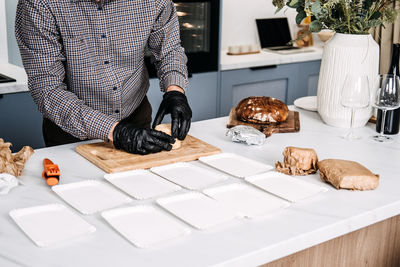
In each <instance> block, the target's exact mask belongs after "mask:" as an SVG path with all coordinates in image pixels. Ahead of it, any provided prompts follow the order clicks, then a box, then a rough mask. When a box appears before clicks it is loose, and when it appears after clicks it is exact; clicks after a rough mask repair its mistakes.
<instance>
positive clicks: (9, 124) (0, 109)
mask: <svg viewBox="0 0 400 267" xmlns="http://www.w3.org/2000/svg"><path fill="white" fill-rule="evenodd" d="M0 138H3V139H4V141H6V142H11V143H12V144H13V146H12V151H13V152H16V151H17V150H19V149H21V148H22V147H23V146H24V145H28V146H31V147H33V148H41V147H44V142H43V138H42V115H41V114H40V112H39V111H38V109H37V106H36V104H35V103H34V102H33V100H32V97H31V95H30V93H29V92H23V93H15V94H4V95H2V96H1V98H0Z"/></svg>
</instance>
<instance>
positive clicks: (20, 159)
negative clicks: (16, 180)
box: [0, 138, 34, 177]
mask: <svg viewBox="0 0 400 267" xmlns="http://www.w3.org/2000/svg"><path fill="white" fill-rule="evenodd" d="M11 145H12V144H11V143H8V142H7V143H5V142H4V140H3V139H1V138H0V173H8V174H11V175H14V176H15V177H17V176H20V175H21V174H22V170H23V169H24V166H25V162H26V161H27V160H28V159H29V158H30V157H31V156H32V154H33V153H34V152H33V149H32V148H31V147H29V146H24V147H23V148H22V149H21V150H20V151H19V152H17V153H16V154H14V155H13V154H12V152H11V149H10V146H11Z"/></svg>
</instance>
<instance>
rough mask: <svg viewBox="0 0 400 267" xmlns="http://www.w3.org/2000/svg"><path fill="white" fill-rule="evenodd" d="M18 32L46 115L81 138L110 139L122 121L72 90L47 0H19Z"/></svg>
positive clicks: (34, 92) (30, 85) (30, 82)
mask: <svg viewBox="0 0 400 267" xmlns="http://www.w3.org/2000/svg"><path fill="white" fill-rule="evenodd" d="M15 34H16V39H17V43H18V46H19V49H20V53H21V57H22V61H23V64H24V67H25V71H26V73H27V76H28V88H29V90H30V92H31V95H32V97H33V100H34V101H35V103H36V104H37V106H38V108H39V111H40V112H41V113H42V114H43V116H44V117H46V118H49V119H50V120H52V121H53V122H54V123H56V124H57V125H58V126H59V127H61V129H63V130H64V131H65V132H67V133H69V134H71V135H73V136H75V137H76V138H79V139H81V140H84V139H96V138H100V139H103V140H107V136H108V133H109V131H110V130H111V128H112V126H113V124H114V123H115V122H117V121H118V120H117V119H116V118H113V117H111V116H109V115H106V114H103V113H101V112H99V111H97V110H94V109H92V108H91V107H89V106H87V105H85V103H84V101H83V100H81V99H79V98H78V97H77V96H76V95H75V94H74V93H72V92H70V91H68V88H67V85H66V83H65V82H64V80H65V79H66V77H65V76H66V75H65V67H64V65H65V62H66V58H65V54H64V52H63V46H62V43H61V37H60V33H59V31H58V30H57V24H56V22H55V20H54V17H53V16H52V14H51V11H50V10H49V8H48V7H47V6H46V4H45V3H44V1H43V0H19V2H18V6H17V15H16V21H15Z"/></svg>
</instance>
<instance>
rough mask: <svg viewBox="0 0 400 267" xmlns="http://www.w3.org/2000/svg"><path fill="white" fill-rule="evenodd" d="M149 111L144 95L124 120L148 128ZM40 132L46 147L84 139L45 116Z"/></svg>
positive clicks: (148, 103) (149, 106)
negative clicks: (67, 131) (137, 105)
mask: <svg viewBox="0 0 400 267" xmlns="http://www.w3.org/2000/svg"><path fill="white" fill-rule="evenodd" d="M151 112H152V109H151V105H150V102H149V100H148V99H147V96H146V97H145V98H144V99H143V101H142V103H140V105H139V107H137V109H136V110H135V111H134V112H133V113H132V114H131V115H129V116H128V117H127V118H125V119H124V121H125V120H126V121H129V122H131V123H133V124H135V125H136V126H138V127H143V128H150V124H151ZM42 133H43V139H44V143H45V144H46V147H50V146H58V145H65V144H70V143H76V142H80V141H84V140H80V139H78V138H76V137H74V136H72V135H70V134H69V133H66V132H64V131H63V130H62V129H61V128H60V127H59V126H57V125H56V124H55V123H54V122H52V121H51V120H49V119H46V118H43V124H42Z"/></svg>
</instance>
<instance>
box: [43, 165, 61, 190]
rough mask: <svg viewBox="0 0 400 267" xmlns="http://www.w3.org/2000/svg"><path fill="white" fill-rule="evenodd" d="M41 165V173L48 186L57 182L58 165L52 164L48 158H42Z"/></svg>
mask: <svg viewBox="0 0 400 267" xmlns="http://www.w3.org/2000/svg"><path fill="white" fill-rule="evenodd" d="M43 166H44V171H43V173H42V176H43V178H44V179H45V180H46V183H47V184H48V185H50V186H53V185H56V184H58V182H59V181H60V175H61V173H60V169H59V168H58V165H56V164H54V163H53V162H52V161H51V160H49V159H44V160H43Z"/></svg>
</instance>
